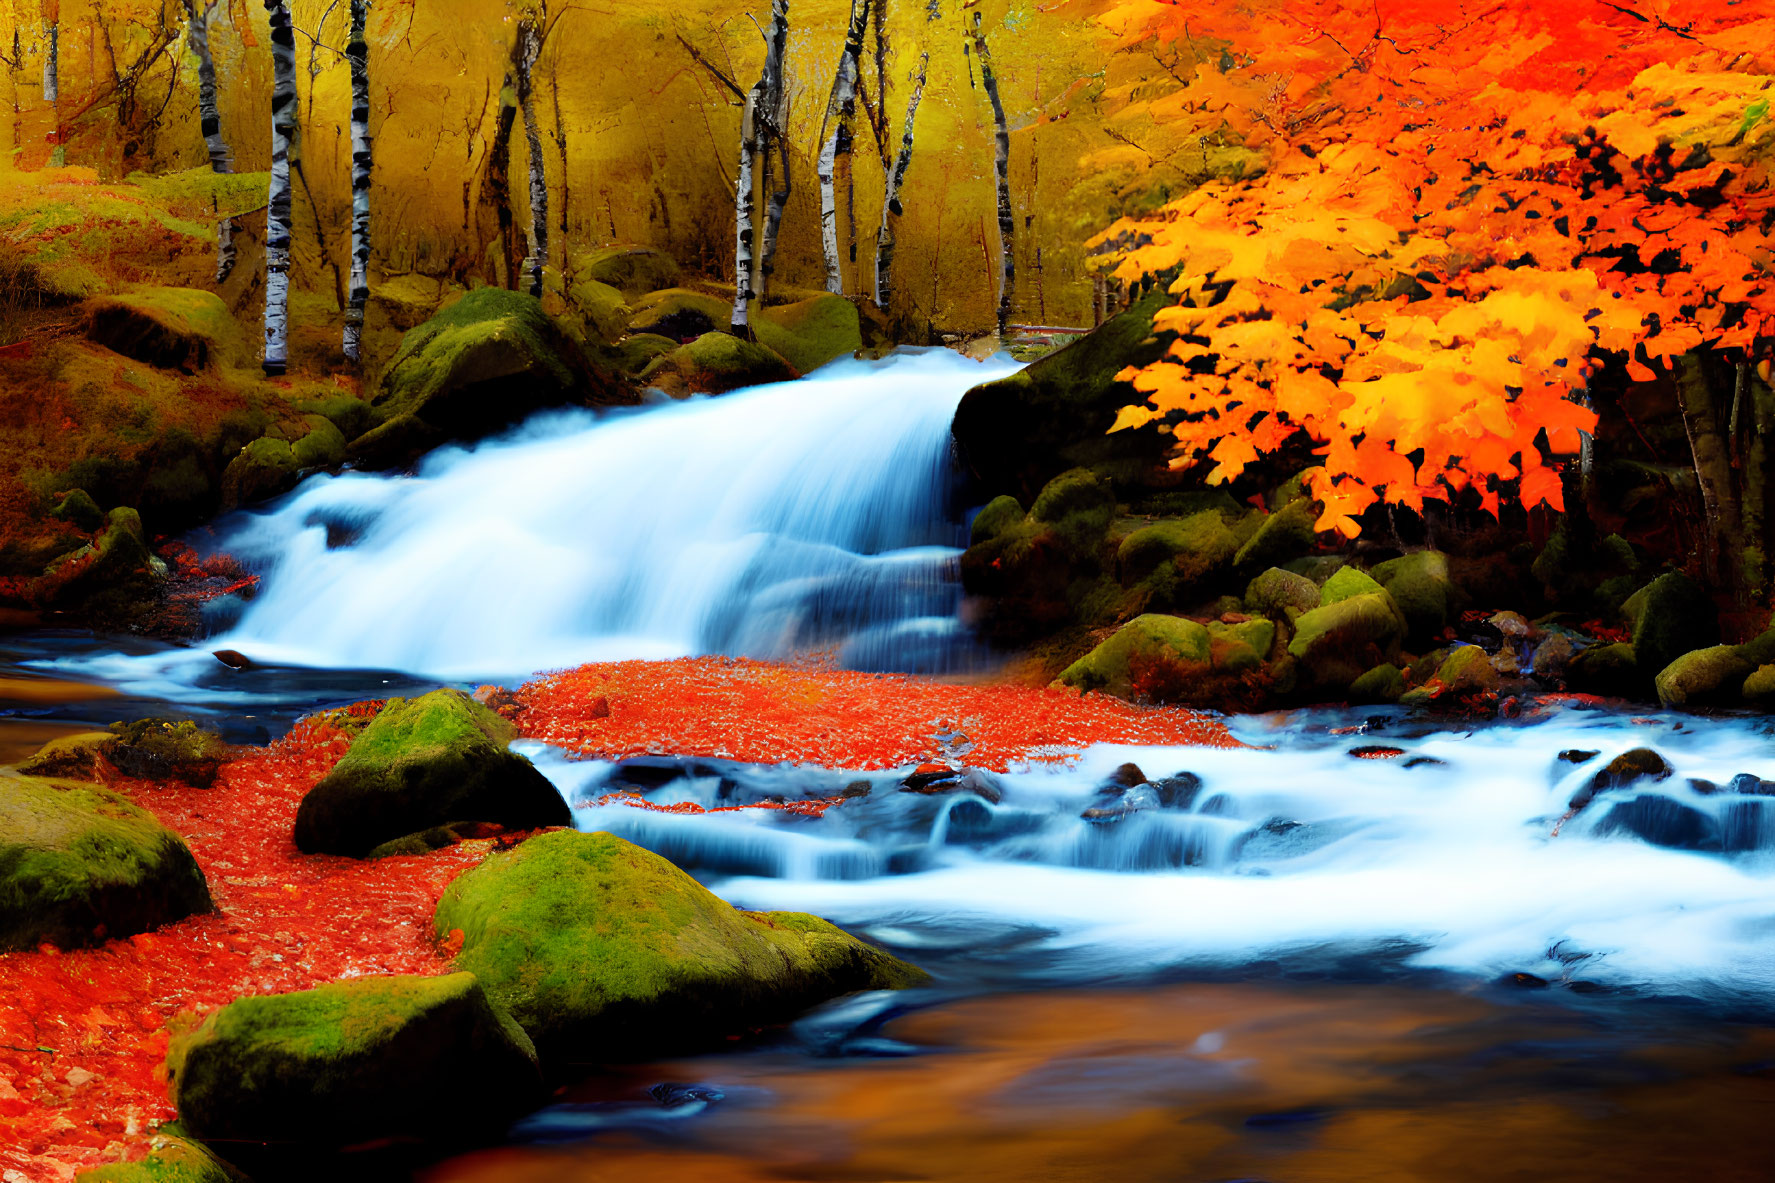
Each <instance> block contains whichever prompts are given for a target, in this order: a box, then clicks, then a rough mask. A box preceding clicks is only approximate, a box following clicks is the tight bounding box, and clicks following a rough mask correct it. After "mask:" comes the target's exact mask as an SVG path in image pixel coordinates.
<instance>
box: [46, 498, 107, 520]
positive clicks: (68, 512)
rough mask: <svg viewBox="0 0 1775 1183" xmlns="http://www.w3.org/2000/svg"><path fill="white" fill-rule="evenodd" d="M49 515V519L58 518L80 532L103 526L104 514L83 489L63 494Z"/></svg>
mask: <svg viewBox="0 0 1775 1183" xmlns="http://www.w3.org/2000/svg"><path fill="white" fill-rule="evenodd" d="M49 513H50V516H51V517H54V518H59V519H61V520H62V521H64V522H67V523H69V524H70V525H73V526H77V527H79V528H80V529H82V530H97V529H99V528H100V527H101V526H103V525H104V524H105V512H104V511H103V510H102V509H100V508H99V503H98V502H96V501H94V500H93V499H92V498H91V497H90V496H88V495H87V492H86V490H85V489H73V490H70V491H69V492H67V493H64V494H63V495H62V496H61V498H60V499H59V500H57V501H56V503H55V507H54V508H53V509H51V510H50V511H49Z"/></svg>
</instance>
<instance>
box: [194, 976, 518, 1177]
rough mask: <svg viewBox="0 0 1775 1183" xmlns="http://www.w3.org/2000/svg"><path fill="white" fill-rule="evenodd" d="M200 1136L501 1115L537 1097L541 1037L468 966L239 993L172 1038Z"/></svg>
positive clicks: (283, 1136)
mask: <svg viewBox="0 0 1775 1183" xmlns="http://www.w3.org/2000/svg"><path fill="white" fill-rule="evenodd" d="M166 1067H167V1091H168V1093H169V1094H171V1097H172V1100H173V1103H174V1104H175V1105H177V1106H178V1109H179V1121H180V1124H181V1125H183V1126H184V1127H185V1128H186V1129H187V1130H189V1131H190V1132H191V1133H192V1134H193V1135H195V1136H196V1137H199V1138H204V1139H208V1140H212V1141H214V1140H220V1139H228V1140H244V1141H263V1142H297V1143H317V1142H324V1143H329V1144H332V1145H349V1144H352V1143H357V1142H364V1141H367V1140H369V1139H372V1138H383V1137H393V1136H398V1135H413V1134H420V1135H423V1134H438V1133H457V1132H459V1131H460V1130H462V1129H463V1128H464V1127H466V1128H469V1129H487V1128H497V1127H498V1126H499V1125H500V1124H501V1123H502V1122H504V1121H506V1120H509V1119H510V1118H511V1117H513V1116H514V1115H516V1114H517V1113H520V1112H522V1111H523V1110H524V1109H526V1108H527V1107H528V1106H529V1105H531V1104H533V1103H534V1102H535V1101H537V1100H539V1099H540V1096H541V1093H542V1087H541V1086H542V1078H541V1075H540V1073H539V1071H538V1069H537V1063H536V1052H535V1048H534V1047H533V1046H532V1045H531V1043H530V1040H529V1039H528V1038H526V1036H525V1034H524V1032H523V1031H522V1030H520V1029H519V1028H518V1025H517V1024H515V1023H513V1022H512V1020H511V1019H510V1018H508V1017H507V1016H506V1015H504V1014H503V1013H501V1012H500V1010H499V1009H498V1007H496V1006H494V1005H493V1004H492V1002H490V1001H489V999H488V996H487V993H486V991H485V990H484V989H483V988H482V986H481V983H479V982H477V981H476V980H475V977H474V975H473V974H468V973H454V974H449V975H446V976H444V977H366V978H357V979H354V980H352V981H348V982H336V983H334V984H332V985H328V986H322V987H320V988H318V989H315V990H303V991H299V992H297V993H294V994H277V995H270V996H263V997H247V998H237V999H235V1000H234V1001H233V1002H231V1003H229V1004H228V1005H227V1006H225V1007H223V1008H222V1009H220V1010H218V1011H216V1012H215V1013H213V1014H211V1015H210V1016H209V1017H208V1018H206V1019H205V1020H204V1021H203V1023H202V1024H201V1025H200V1026H198V1027H197V1028H196V1029H195V1030H192V1031H189V1032H186V1033H184V1034H181V1035H177V1036H175V1037H174V1039H173V1041H172V1043H171V1046H170V1047H169V1048H168V1050H167V1060H166Z"/></svg>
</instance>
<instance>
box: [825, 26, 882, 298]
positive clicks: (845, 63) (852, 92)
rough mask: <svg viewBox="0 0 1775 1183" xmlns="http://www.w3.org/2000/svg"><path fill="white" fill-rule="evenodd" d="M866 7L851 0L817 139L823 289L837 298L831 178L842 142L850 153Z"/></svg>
mask: <svg viewBox="0 0 1775 1183" xmlns="http://www.w3.org/2000/svg"><path fill="white" fill-rule="evenodd" d="M869 6H870V0H851V20H850V27H849V28H848V29H847V30H846V31H845V38H844V49H843V50H842V51H841V52H840V53H839V55H838V69H837V70H836V71H835V73H834V75H833V78H832V94H831V97H830V98H828V99H827V100H826V119H825V122H824V124H822V134H821V138H820V163H819V180H820V245H821V247H822V249H823V250H824V251H825V256H826V290H827V291H829V292H833V293H835V294H837V295H843V294H844V270H843V268H842V266H841V265H840V264H839V261H838V194H837V191H836V189H835V188H834V186H833V183H832V178H833V173H834V172H835V171H836V168H837V162H838V152H839V143H840V140H841V139H844V140H846V141H847V147H846V152H847V154H848V151H849V149H848V138H849V137H848V136H847V135H846V134H845V133H846V126H845V125H846V123H847V121H848V119H849V114H850V111H851V109H852V107H853V106H854V105H855V103H856V95H857V69H858V57H859V55H861V53H862V51H863V35H864V33H865V31H866V30H867V28H868V24H867V22H868V16H869Z"/></svg>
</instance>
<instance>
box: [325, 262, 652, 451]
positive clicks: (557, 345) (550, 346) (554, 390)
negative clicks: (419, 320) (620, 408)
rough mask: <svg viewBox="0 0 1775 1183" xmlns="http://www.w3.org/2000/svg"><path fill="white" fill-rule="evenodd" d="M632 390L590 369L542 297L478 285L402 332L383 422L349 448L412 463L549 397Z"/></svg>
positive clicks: (609, 396) (379, 396) (383, 393)
mask: <svg viewBox="0 0 1775 1183" xmlns="http://www.w3.org/2000/svg"><path fill="white" fill-rule="evenodd" d="M624 397H625V396H624V395H623V393H622V392H621V391H620V390H618V389H616V388H615V387H613V386H611V385H610V384H609V383H608V382H607V381H605V380H604V379H603V378H601V377H599V376H597V375H594V374H593V373H592V372H591V371H590V369H589V368H588V367H587V366H586V364H585V360H584V358H583V356H582V355H581V354H580V352H579V350H578V349H577V348H576V347H575V346H574V344H573V343H572V342H571V341H570V340H568V338H567V337H566V335H565V334H564V333H562V331H561V330H560V328H558V327H557V326H556V325H555V323H554V322H553V321H552V320H550V319H549V317H548V315H547V314H546V313H545V312H544V311H543V308H542V302H541V301H540V300H537V299H536V298H535V297H534V296H530V295H527V294H524V293H521V292H512V291H507V290H505V289H504V288H493V287H486V288H477V289H475V290H474V291H472V292H469V293H468V294H467V295H465V296H463V297H462V298H461V299H460V300H457V301H456V302H455V303H453V304H451V305H449V306H448V307H446V308H445V309H444V310H443V311H441V312H439V313H437V314H436V315H435V316H433V317H432V318H431V319H430V320H428V321H426V322H425V323H424V324H421V325H420V326H419V327H418V328H415V329H412V330H410V331H409V332H408V333H407V334H406V335H405V336H403V337H402V338H401V347H400V350H399V351H398V352H397V353H396V354H395V356H394V359H393V360H392V361H391V362H389V365H388V369H387V370H386V371H385V372H384V374H383V377H382V383H381V388H380V389H379V390H378V391H377V393H376V396H375V398H373V399H372V400H371V405H372V407H373V408H374V409H375V411H376V412H377V414H378V415H379V416H380V417H381V418H382V420H383V422H382V423H381V425H380V426H378V427H376V428H374V429H373V430H371V431H369V432H367V433H365V434H364V435H363V436H360V437H359V438H358V439H356V440H354V441H353V442H352V444H351V449H350V453H351V456H352V457H353V458H354V459H357V460H359V461H362V462H364V463H368V464H399V463H405V462H406V461H408V460H411V459H413V458H414V457H415V456H417V455H419V454H420V453H421V452H424V451H426V450H427V449H429V448H431V447H434V446H436V445H437V444H439V443H442V442H443V441H445V440H450V439H474V438H476V437H479V436H482V435H485V434H487V433H488V432H492V431H497V430H499V429H500V428H502V427H505V426H507V425H508V424H511V423H513V422H515V421H517V420H518V419H521V418H522V417H524V416H525V415H527V414H529V413H531V412H532V411H535V410H538V409H540V408H542V407H550V406H561V405H565V404H569V403H577V402H582V401H590V402H615V401H622V399H623V398H624Z"/></svg>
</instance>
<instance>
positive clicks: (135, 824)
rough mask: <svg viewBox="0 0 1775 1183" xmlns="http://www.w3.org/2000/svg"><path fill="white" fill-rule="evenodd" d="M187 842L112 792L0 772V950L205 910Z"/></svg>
mask: <svg viewBox="0 0 1775 1183" xmlns="http://www.w3.org/2000/svg"><path fill="white" fill-rule="evenodd" d="M210 906H211V905H210V896H209V888H208V886H207V885H206V884H205V883H204V878H203V872H202V871H200V870H199V869H198V867H197V863H196V862H195V860H193V859H192V857H191V852H190V851H189V850H188V849H186V847H185V844H184V842H182V841H180V839H179V837H178V835H176V834H174V833H173V832H172V831H171V830H168V829H167V828H166V827H165V826H163V825H161V824H160V823H159V822H158V821H156V820H155V819H154V815H152V814H150V813H149V812H147V811H146V810H144V809H139V808H137V807H136V806H134V805H132V804H130V803H129V802H128V801H126V800H124V799H123V798H122V797H120V796H118V795H116V794H115V793H110V792H106V791H105V790H103V789H99V788H96V787H94V786H92V785H85V784H77V783H74V782H70V781H59V780H48V779H41V778H31V777H8V778H6V779H4V780H0V950H11V949H34V948H36V947H37V946H38V945H39V944H40V943H43V942H49V943H51V944H55V945H59V946H61V947H63V948H74V947H77V946H81V945H92V944H97V943H99V942H101V941H103V940H105V939H106V938H108V937H126V936H130V935H131V934H133V933H138V932H146V931H148V930H149V929H151V928H155V927H158V926H159V925H162V924H166V923H169V922H170V921H173V920H178V919H180V918H181V917H184V916H189V915H190V914H192V913H193V912H207V911H209V910H210Z"/></svg>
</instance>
